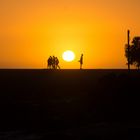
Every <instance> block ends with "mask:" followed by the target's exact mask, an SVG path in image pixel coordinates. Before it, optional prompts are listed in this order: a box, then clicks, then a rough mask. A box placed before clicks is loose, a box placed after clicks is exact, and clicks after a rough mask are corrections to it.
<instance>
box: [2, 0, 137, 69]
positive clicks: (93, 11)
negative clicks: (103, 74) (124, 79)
mask: <svg viewBox="0 0 140 140" xmlns="http://www.w3.org/2000/svg"><path fill="white" fill-rule="evenodd" d="M139 13H140V1H139V0H0V68H46V66H47V59H48V57H49V56H50V55H51V56H53V55H55V56H57V57H58V58H59V61H60V67H61V68H64V69H78V68H79V63H78V60H79V59H80V56H81V54H82V53H83V54H84V65H83V68H85V69H93V68H94V69H98V68H102V69H105V68H127V65H126V63H127V61H126V58H125V52H124V47H125V44H126V43H127V30H128V29H130V31H131V40H132V38H133V37H134V36H140V18H139ZM66 50H72V51H73V52H74V53H75V59H74V61H72V62H69V63H68V62H66V61H64V60H63V58H62V54H63V53H64V52H65V51H66Z"/></svg>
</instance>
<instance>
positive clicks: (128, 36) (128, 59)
mask: <svg viewBox="0 0 140 140" xmlns="http://www.w3.org/2000/svg"><path fill="white" fill-rule="evenodd" d="M127 41H128V42H127V43H128V44H127V45H128V58H127V61H128V70H130V30H128V31H127Z"/></svg>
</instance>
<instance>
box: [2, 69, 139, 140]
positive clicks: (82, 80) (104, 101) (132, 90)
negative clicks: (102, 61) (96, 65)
mask: <svg viewBox="0 0 140 140" xmlns="http://www.w3.org/2000/svg"><path fill="white" fill-rule="evenodd" d="M139 86H140V72H139V71H136V70H132V71H130V72H128V70H115V69H114V70H103V69H102V70H96V69H95V70H45V69H44V70H14V69H13V70H4V69H3V70H0V111H1V113H0V114H1V115H0V130H1V131H0V139H2V138H3V139H14V140H15V139H43V138H52V139H53V138H61V139H62V138H64V139H82V138H85V139H88V138H90V137H92V138H99V139H119V138H120V136H121V135H122V134H123V135H124V138H123V139H128V138H132V139H137V138H140V131H138V130H139V129H137V128H140V113H139V108H140V92H139V91H140V90H139ZM133 128H135V129H137V131H138V132H137V131H134V132H132V129H133Z"/></svg>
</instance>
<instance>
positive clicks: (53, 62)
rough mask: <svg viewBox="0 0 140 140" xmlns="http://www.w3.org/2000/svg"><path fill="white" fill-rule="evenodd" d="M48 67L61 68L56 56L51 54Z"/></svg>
mask: <svg viewBox="0 0 140 140" xmlns="http://www.w3.org/2000/svg"><path fill="white" fill-rule="evenodd" d="M47 67H48V69H60V66H59V60H58V58H57V57H55V56H50V57H49V58H48V66H47Z"/></svg>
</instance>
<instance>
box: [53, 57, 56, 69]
mask: <svg viewBox="0 0 140 140" xmlns="http://www.w3.org/2000/svg"><path fill="white" fill-rule="evenodd" d="M52 68H53V69H56V65H55V56H53V57H52Z"/></svg>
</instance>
